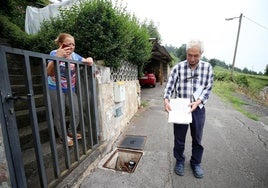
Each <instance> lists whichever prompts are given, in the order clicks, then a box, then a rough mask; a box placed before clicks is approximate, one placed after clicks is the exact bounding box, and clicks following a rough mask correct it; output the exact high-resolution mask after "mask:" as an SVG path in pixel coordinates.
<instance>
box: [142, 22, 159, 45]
mask: <svg viewBox="0 0 268 188" xmlns="http://www.w3.org/2000/svg"><path fill="white" fill-rule="evenodd" d="M142 26H143V27H145V28H147V30H148V33H149V35H150V38H156V39H157V40H158V41H160V42H161V36H160V34H159V32H158V29H157V26H155V24H154V22H153V21H152V20H150V21H149V23H147V21H144V22H143V24H142Z"/></svg>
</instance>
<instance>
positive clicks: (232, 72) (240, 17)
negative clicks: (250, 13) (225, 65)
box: [225, 13, 243, 81]
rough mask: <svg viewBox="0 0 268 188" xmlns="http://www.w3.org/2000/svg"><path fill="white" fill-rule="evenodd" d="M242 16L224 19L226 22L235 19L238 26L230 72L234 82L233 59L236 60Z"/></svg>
mask: <svg viewBox="0 0 268 188" xmlns="http://www.w3.org/2000/svg"><path fill="white" fill-rule="evenodd" d="M242 17H243V14H242V13H241V14H240V16H239V17H233V18H225V20H226V21H230V20H233V19H235V18H239V25H238V31H237V37H236V43H235V50H234V57H233V64H232V70H231V79H232V81H234V76H233V74H234V67H235V58H236V52H237V46H238V40H239V34H240V28H241V22H242Z"/></svg>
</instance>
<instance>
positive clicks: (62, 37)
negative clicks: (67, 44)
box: [55, 33, 74, 44]
mask: <svg viewBox="0 0 268 188" xmlns="http://www.w3.org/2000/svg"><path fill="white" fill-rule="evenodd" d="M66 38H74V37H73V36H72V35H70V34H68V33H60V34H59V35H58V36H57V38H56V39H55V42H56V43H57V44H59V43H60V42H61V43H62V42H63V41H64V39H66Z"/></svg>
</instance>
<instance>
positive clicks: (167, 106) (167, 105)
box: [164, 99, 171, 112]
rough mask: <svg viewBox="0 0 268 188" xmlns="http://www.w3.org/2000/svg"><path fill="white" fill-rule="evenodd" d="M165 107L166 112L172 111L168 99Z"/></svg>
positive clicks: (165, 101)
mask: <svg viewBox="0 0 268 188" xmlns="http://www.w3.org/2000/svg"><path fill="white" fill-rule="evenodd" d="M164 107H165V111H167V112H169V111H171V108H170V104H169V100H168V99H165V100H164Z"/></svg>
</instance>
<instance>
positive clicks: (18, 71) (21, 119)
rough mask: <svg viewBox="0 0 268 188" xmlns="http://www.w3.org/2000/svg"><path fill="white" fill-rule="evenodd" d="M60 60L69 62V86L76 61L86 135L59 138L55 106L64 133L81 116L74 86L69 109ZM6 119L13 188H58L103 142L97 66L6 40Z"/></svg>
mask: <svg viewBox="0 0 268 188" xmlns="http://www.w3.org/2000/svg"><path fill="white" fill-rule="evenodd" d="M48 60H49V61H53V62H54V63H55V72H56V83H57V101H58V102H57V104H52V103H51V100H50V95H49V89H48V82H47V70H46V65H47V62H48ZM59 62H64V63H65V64H66V67H67V69H66V75H67V85H68V88H71V79H70V77H71V76H70V75H71V72H70V64H75V66H76V94H77V98H78V106H79V113H80V117H79V120H80V123H79V130H78V131H79V132H80V133H81V135H82V139H81V140H77V139H73V142H74V145H73V146H72V147H68V145H67V140H66V139H63V143H58V135H57V133H56V131H55V129H54V125H53V114H52V106H53V105H58V106H59V108H60V114H61V127H62V129H63V131H62V132H63V135H64V136H63V137H64V138H66V137H67V133H66V129H67V127H68V126H69V127H71V129H72V133H73V135H75V136H76V135H77V131H76V129H75V128H74V127H75V122H76V121H77V120H76V119H75V116H74V103H73V97H72V96H73V95H72V92H74V91H72V90H71V89H69V90H68V96H69V97H68V102H69V104H70V105H69V110H68V111H67V113H66V114H64V113H63V110H62V107H61V106H62V105H60V104H61V103H60V101H62V90H61V86H60V82H59V80H60V75H59V74H58V73H59V72H60V68H59ZM0 65H1V66H0V93H1V105H0V123H1V126H0V128H2V132H3V140H4V145H5V151H6V158H7V162H8V169H9V173H10V181H11V184H12V187H13V188H15V187H55V186H56V185H57V184H59V183H60V182H61V181H62V180H63V179H64V177H66V176H67V175H68V174H69V173H70V172H71V171H72V170H73V169H74V168H75V167H77V166H78V165H79V163H80V162H81V161H83V159H85V158H86V157H88V156H90V155H91V153H92V152H93V151H94V150H95V149H96V148H97V147H98V146H99V141H98V134H99V122H98V110H97V98H96V85H95V84H96V80H95V77H94V72H95V71H94V69H95V66H94V65H93V66H87V65H85V64H83V63H80V62H78V61H73V60H67V59H64V58H57V57H51V56H49V55H46V54H42V53H36V52H31V51H26V50H21V49H15V48H10V47H6V46H1V45H0Z"/></svg>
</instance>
